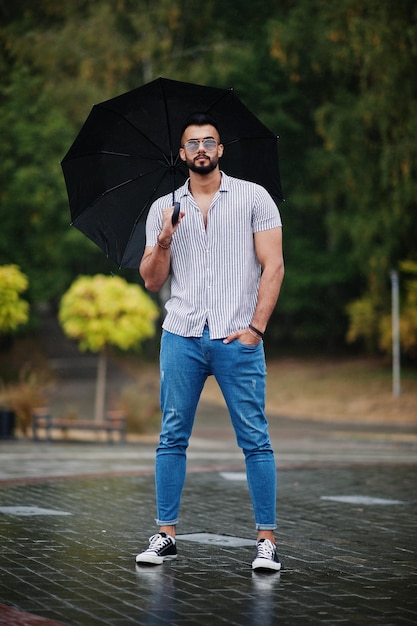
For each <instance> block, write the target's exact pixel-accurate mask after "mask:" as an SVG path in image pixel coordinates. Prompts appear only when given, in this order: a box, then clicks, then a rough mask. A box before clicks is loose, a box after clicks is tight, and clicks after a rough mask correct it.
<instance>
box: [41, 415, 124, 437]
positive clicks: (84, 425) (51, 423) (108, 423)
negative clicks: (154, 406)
mask: <svg viewBox="0 0 417 626" xmlns="http://www.w3.org/2000/svg"><path fill="white" fill-rule="evenodd" d="M40 428H41V429H44V430H45V435H46V440H47V441H51V440H52V430H61V431H62V432H65V433H67V432H68V431H69V430H90V431H92V432H100V431H102V432H106V433H107V438H108V441H109V442H112V441H114V433H118V434H119V441H121V442H122V443H125V442H126V433H127V419H126V417H125V416H124V415H122V414H121V413H120V412H119V411H111V412H109V413H108V414H107V416H106V419H104V420H102V421H100V422H97V421H95V420H79V419H72V420H70V419H64V418H56V417H52V415H51V414H50V413H49V412H48V410H47V409H40V410H36V411H35V412H34V413H33V415H32V432H33V439H34V441H39V440H40V437H39V429H40Z"/></svg>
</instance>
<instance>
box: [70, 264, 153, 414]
mask: <svg viewBox="0 0 417 626" xmlns="http://www.w3.org/2000/svg"><path fill="white" fill-rule="evenodd" d="M157 317H158V309H157V307H156V305H155V303H154V302H153V300H151V298H150V297H149V296H148V295H147V294H146V293H145V292H144V291H143V289H141V287H139V286H138V285H129V284H128V283H127V282H126V281H125V280H124V279H123V278H121V277H118V276H113V277H111V276H103V275H101V274H98V275H96V276H80V277H79V278H77V279H76V280H75V281H74V283H73V284H72V285H71V287H70V288H69V289H68V291H67V292H66V293H65V294H64V296H63V297H62V300H61V304H60V308H59V321H60V323H61V325H62V328H63V330H64V332H65V334H66V335H67V336H68V337H70V338H71V339H75V340H76V341H77V342H78V347H79V349H80V350H81V351H86V350H89V351H91V352H95V353H98V354H99V361H98V368H97V385H96V401H95V419H96V420H101V419H103V415H104V410H105V396H106V369H107V352H108V349H109V347H110V346H115V347H117V348H119V349H121V350H128V349H130V348H134V347H135V348H137V347H139V345H140V343H141V342H143V341H144V340H145V339H147V338H149V337H152V336H153V335H154V334H155V320H156V319H157Z"/></svg>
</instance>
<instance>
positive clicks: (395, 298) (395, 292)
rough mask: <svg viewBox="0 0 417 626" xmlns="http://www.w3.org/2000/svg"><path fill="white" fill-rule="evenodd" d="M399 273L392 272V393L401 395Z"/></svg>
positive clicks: (396, 395)
mask: <svg viewBox="0 0 417 626" xmlns="http://www.w3.org/2000/svg"><path fill="white" fill-rule="evenodd" d="M398 282H399V281H398V272H397V271H396V270H392V271H391V294H392V296H391V302H392V393H393V395H394V396H395V397H398V396H399V395H401V382H400V298H399V288H398Z"/></svg>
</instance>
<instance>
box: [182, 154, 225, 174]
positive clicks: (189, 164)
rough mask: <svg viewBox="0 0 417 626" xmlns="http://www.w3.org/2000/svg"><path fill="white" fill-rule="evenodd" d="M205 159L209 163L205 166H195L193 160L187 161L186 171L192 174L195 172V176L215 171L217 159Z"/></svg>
mask: <svg viewBox="0 0 417 626" xmlns="http://www.w3.org/2000/svg"><path fill="white" fill-rule="evenodd" d="M207 158H208V159H209V161H208V163H206V164H205V165H197V164H196V163H195V161H194V159H187V167H188V169H189V170H191V171H192V172H196V173H197V174H202V175H203V176H204V175H205V174H210V172H212V171H213V170H215V169H216V167H217V164H218V162H219V160H218V159H217V158H214V159H211V158H210V157H207Z"/></svg>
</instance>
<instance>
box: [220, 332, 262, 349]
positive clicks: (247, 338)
mask: <svg viewBox="0 0 417 626" xmlns="http://www.w3.org/2000/svg"><path fill="white" fill-rule="evenodd" d="M235 339H238V340H239V341H240V343H244V344H246V345H247V346H257V345H258V343H260V341H261V338H260V337H256V335H255V333H253V332H252V331H251V330H250V328H244V329H243V330H237V331H236V332H235V333H232V334H231V335H229V336H228V337H226V339H223V343H232V341H235Z"/></svg>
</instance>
